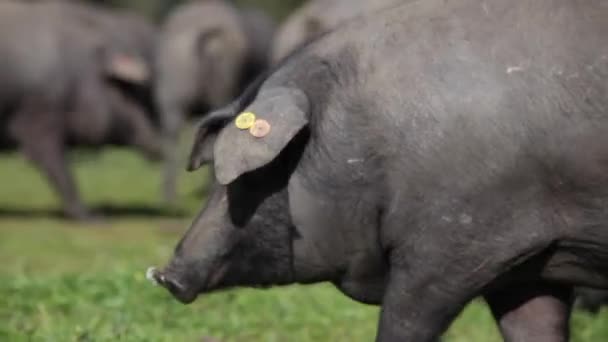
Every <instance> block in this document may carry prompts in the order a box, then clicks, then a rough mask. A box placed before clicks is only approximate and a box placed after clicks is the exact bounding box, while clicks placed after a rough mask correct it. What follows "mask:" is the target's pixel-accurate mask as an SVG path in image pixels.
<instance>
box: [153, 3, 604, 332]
mask: <svg viewBox="0 0 608 342" xmlns="http://www.w3.org/2000/svg"><path fill="white" fill-rule="evenodd" d="M606 18H608V6H607V3H606V1H601V0H591V1H590V0H587V1H572V0H522V1H517V2H505V1H501V0H489V1H484V2H479V1H475V0H462V1H450V2H446V1H443V0H425V1H417V2H412V3H410V4H407V5H404V6H401V7H399V8H393V9H390V10H387V11H384V12H380V13H378V14H377V15H374V16H373V17H368V18H367V19H365V20H361V21H357V22H353V23H351V24H348V25H345V26H343V27H341V28H339V29H337V30H335V31H333V32H332V33H330V34H328V35H325V36H324V37H323V38H321V39H319V40H317V41H315V42H314V43H312V44H311V45H309V46H307V47H306V48H305V49H303V50H302V51H300V52H299V53H297V54H295V55H293V56H291V57H290V58H288V59H287V60H286V61H285V62H284V63H282V64H281V66H280V67H278V68H277V69H276V70H274V72H272V73H271V74H270V75H269V76H268V77H267V78H266V79H264V80H262V81H261V82H260V84H259V85H258V86H257V87H252V88H250V89H249V90H248V91H246V92H245V93H244V94H243V95H242V96H241V97H240V99H239V100H238V101H235V102H234V103H233V104H232V105H230V106H227V107H225V108H224V109H222V110H219V111H216V112H214V113H212V114H211V115H209V116H208V117H207V118H206V119H205V120H204V121H203V122H202V124H201V126H200V127H199V130H198V133H197V136H196V138H195V142H194V145H193V148H192V152H191V157H190V165H189V169H191V170H195V169H197V168H198V167H200V166H201V165H203V164H205V163H207V162H209V161H212V162H213V166H214V172H215V177H216V180H217V182H216V183H215V185H214V186H213V189H212V192H211V194H210V196H209V198H208V201H207V204H206V205H205V207H204V208H203V209H202V210H201V212H200V213H199V214H198V216H197V217H196V218H195V220H194V222H193V223H192V225H191V227H190V229H189V230H188V232H187V233H186V234H185V235H184V237H183V238H182V239H181V241H180V242H179V244H178V245H177V247H176V249H175V253H174V256H173V258H172V260H171V261H170V262H169V263H168V265H167V266H166V267H165V268H164V269H162V270H156V269H151V270H150V271H149V276H150V277H151V278H152V279H153V280H155V281H157V282H158V283H160V284H161V285H162V286H164V287H166V288H167V289H168V290H169V291H170V292H171V293H172V294H173V295H174V296H175V297H176V298H177V299H179V300H180V301H182V302H184V303H190V302H192V301H194V300H195V299H196V298H197V296H198V295H199V294H201V293H206V292H210V291H214V290H218V289H222V288H230V287H236V286H262V287H264V286H272V285H284V284H291V283H296V282H297V283H315V282H321V281H329V282H332V283H333V284H335V285H336V287H337V288H339V289H340V290H341V291H342V292H343V293H345V294H346V295H348V296H350V297H351V298H353V299H355V300H358V301H361V302H364V303H372V304H379V305H381V306H382V308H381V316H380V322H379V329H378V337H377V340H378V341H384V342H386V341H431V340H433V339H435V338H437V337H439V336H440V334H441V333H442V332H444V331H445V330H446V328H447V327H448V325H449V324H450V323H451V322H452V320H453V319H454V318H455V317H456V316H457V315H458V313H459V312H460V311H461V310H462V309H463V307H464V306H465V305H466V304H467V303H468V302H469V301H471V300H472V299H473V298H475V297H477V296H483V297H484V298H485V299H486V300H487V302H488V304H489V306H490V308H491V310H492V312H493V314H494V316H495V318H496V320H497V321H498V323H499V325H500V329H501V333H502V334H503V336H504V338H505V340H507V341H522V340H523V341H565V340H567V339H568V318H569V313H570V308H571V302H572V288H573V286H579V285H581V286H591V287H598V288H606V287H608V164H607V163H606V160H608V44H607V43H608V21H607V20H606Z"/></svg>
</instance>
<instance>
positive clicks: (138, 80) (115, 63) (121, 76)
mask: <svg viewBox="0 0 608 342" xmlns="http://www.w3.org/2000/svg"><path fill="white" fill-rule="evenodd" d="M106 71H107V73H108V74H109V75H110V76H111V77H114V78H116V79H117V80H121V81H125V82H129V83H133V84H143V83H146V82H148V81H149V80H150V70H149V68H148V66H147V64H146V63H145V62H144V61H143V60H141V59H140V58H137V57H134V56H130V55H127V54H122V53H112V54H111V55H110V56H109V60H108V63H107V65H106Z"/></svg>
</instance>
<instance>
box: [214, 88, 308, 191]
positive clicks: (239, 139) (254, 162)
mask: <svg viewBox="0 0 608 342" xmlns="http://www.w3.org/2000/svg"><path fill="white" fill-rule="evenodd" d="M245 112H247V113H253V114H254V115H255V119H256V121H255V124H254V127H253V128H251V129H246V128H245V127H243V126H241V127H240V128H239V127H237V125H236V121H237V120H238V118H239V117H238V116H237V120H233V121H232V122H230V123H228V125H226V127H224V129H222V131H221V132H220V133H219V135H218V137H217V140H216V142H215V146H214V150H213V155H214V163H215V176H216V177H217V180H218V181H219V182H220V183H221V184H224V185H226V184H228V183H230V182H232V181H234V180H235V179H236V178H238V177H239V176H240V175H242V174H244V173H246V172H249V171H253V170H255V169H257V168H259V167H262V166H264V165H266V164H268V163H269V162H271V161H272V160H273V159H274V158H276V157H277V156H278V155H279V153H280V152H281V151H282V150H283V148H285V147H286V146H287V144H288V143H289V142H290V141H291V139H293V138H294V137H295V135H296V134H297V133H298V132H300V131H301V130H302V129H303V128H304V127H305V126H306V125H307V124H308V114H309V102H308V98H307V96H306V95H305V94H304V93H303V92H302V91H300V90H298V89H293V88H273V89H270V90H267V91H263V92H260V93H259V94H258V96H257V98H256V100H254V101H253V103H252V105H250V106H249V107H248V108H247V109H246V110H245ZM260 122H261V123H262V125H261V128H262V129H261V130H260V131H256V130H255V128H256V127H260V126H256V125H257V124H258V123H260Z"/></svg>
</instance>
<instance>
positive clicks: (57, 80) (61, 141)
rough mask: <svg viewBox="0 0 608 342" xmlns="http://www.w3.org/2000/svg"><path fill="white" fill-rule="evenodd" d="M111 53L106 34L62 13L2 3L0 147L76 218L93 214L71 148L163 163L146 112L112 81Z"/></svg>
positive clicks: (119, 72) (116, 71)
mask: <svg viewBox="0 0 608 342" xmlns="http://www.w3.org/2000/svg"><path fill="white" fill-rule="evenodd" d="M111 51H113V49H111V48H109V47H108V43H107V37H106V36H105V34H104V32H100V31H98V30H96V29H91V28H90V27H88V26H86V25H82V23H81V22H80V21H79V20H77V19H76V18H75V17H74V16H72V15H69V14H68V13H66V12H63V11H49V9H48V7H47V5H46V4H44V3H32V4H29V3H19V2H15V1H5V2H2V3H0V55H2V58H3V59H2V65H0V123H1V125H0V136H1V137H2V138H1V139H0V140H2V142H3V145H4V147H7V146H8V147H10V146H12V145H16V146H18V148H19V149H20V150H21V151H22V152H23V153H24V154H25V156H26V157H27V158H28V159H30V160H31V161H32V162H33V163H34V164H35V165H36V166H37V167H39V168H40V169H41V170H42V172H44V173H45V175H46V176H47V178H48V179H49V182H50V183H51V185H52V186H53V187H54V188H55V189H56V190H57V192H58V193H59V195H60V196H61V200H62V202H63V207H64V210H65V212H66V214H67V215H68V216H69V217H71V218H75V219H88V218H90V217H91V215H90V212H89V211H88V210H87V208H86V207H85V206H84V204H83V203H82V201H81V199H80V197H79V195H78V192H77V189H76V186H75V183H74V180H73V177H72V176H71V174H70V172H69V170H68V168H67V160H66V152H67V150H66V148H67V146H68V145H71V144H85V145H94V146H99V145H103V144H120V145H123V144H124V145H132V146H135V147H137V148H138V149H140V150H141V151H142V152H143V153H144V154H145V155H146V156H148V157H150V158H153V159H158V158H160V157H161V148H160V138H159V136H158V134H157V132H156V130H155V129H154V127H153V125H152V122H151V121H150V119H149V116H148V115H147V114H146V112H145V110H144V108H143V107H142V106H140V104H139V103H137V101H134V100H133V99H132V98H130V97H129V96H128V95H127V94H125V93H124V92H122V91H121V90H120V88H119V87H116V86H115V84H114V82H113V81H111V79H116V78H119V79H120V78H121V75H123V72H124V71H125V70H126V69H125V68H122V69H120V68H118V69H115V68H114V67H113V65H109V63H108V61H110V60H111V57H110V53H111ZM131 76H132V74H129V72H127V73H126V74H125V79H127V81H128V79H130V77H131Z"/></svg>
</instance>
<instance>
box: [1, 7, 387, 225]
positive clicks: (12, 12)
mask: <svg viewBox="0 0 608 342" xmlns="http://www.w3.org/2000/svg"><path fill="white" fill-rule="evenodd" d="M397 1H398V0H369V1H368V0H311V1H308V2H305V3H304V5H303V6H301V7H300V8H298V9H296V10H295V11H294V12H293V13H292V14H291V15H290V16H289V17H288V18H287V19H286V21H285V22H284V23H282V24H281V25H277V23H276V22H274V21H273V19H272V18H271V17H269V16H268V15H267V14H266V13H264V12H262V11H260V10H258V9H254V8H246V7H239V6H237V5H235V4H234V3H233V2H231V1H221V0H198V1H189V2H185V3H183V4H181V5H180V6H177V7H176V8H175V9H174V10H173V11H172V12H170V13H169V14H168V16H166V18H165V19H164V20H163V22H162V23H161V24H160V25H156V24H155V23H152V22H151V21H149V20H148V19H146V18H144V17H143V16H140V15H138V14H136V13H133V12H129V11H126V10H118V9H114V8H109V7H103V6H100V5H93V4H90V3H86V2H79V1H68V0H65V1H61V0H60V1H43V0H39V1H17V0H4V1H1V2H0V58H1V59H2V60H1V63H0V149H3V150H7V149H18V150H19V151H20V152H21V153H23V154H24V156H25V157H27V159H28V160H29V161H31V163H32V164H33V165H35V166H36V167H37V168H38V169H39V170H40V171H41V172H42V173H43V174H44V175H45V176H46V178H47V179H48V181H49V183H50V185H51V186H52V187H53V188H54V189H55V190H56V191H57V193H58V194H59V195H60V198H61V201H62V203H63V208H64V211H65V213H66V216H68V217H69V218H72V219H80V220H86V219H89V218H90V217H91V213H90V212H89V210H87V207H86V205H85V204H83V202H82V200H81V198H80V196H79V194H78V190H77V186H76V184H75V181H74V179H73V177H72V175H71V173H70V171H69V167H68V162H67V160H66V153H67V150H68V148H69V147H70V146H74V145H88V146H102V145H109V144H112V145H127V146H132V147H134V148H136V149H138V150H139V151H141V153H143V154H144V155H145V156H146V157H147V158H149V159H152V160H162V161H163V163H164V171H163V173H164V181H163V191H162V193H163V198H164V200H165V201H167V202H169V203H170V202H172V201H174V200H175V188H176V177H177V169H178V167H180V160H179V157H178V155H179V154H178V153H177V147H176V146H177V138H178V135H179V132H180V130H181V129H183V128H184V127H185V126H186V122H187V119H189V118H192V117H196V116H197V115H198V116H200V115H204V114H205V113H206V112H208V111H209V110H212V109H214V108H217V107H219V106H222V105H225V104H227V103H229V102H230V101H231V100H232V99H233V98H235V97H236V96H238V94H240V92H241V91H242V90H243V89H244V88H245V87H246V86H247V85H248V84H249V83H250V82H252V80H254V79H255V78H256V76H258V75H259V74H261V73H263V72H264V71H265V70H267V69H268V68H270V67H272V65H274V64H278V63H280V61H281V60H282V59H283V58H285V57H286V56H288V55H289V54H290V53H291V52H293V51H294V50H295V49H297V48H298V47H300V46H302V45H304V44H305V43H306V42H308V41H310V40H312V39H313V38H314V37H316V36H319V35H321V34H322V33H324V32H326V31H328V30H330V29H332V28H334V27H335V26H337V25H338V24H340V23H342V22H344V21H346V20H348V19H352V18H356V17H357V16H359V15H361V14H363V13H368V12H370V11H373V10H376V9H380V8H381V7H384V6H386V5H389V4H391V3H395V2H397Z"/></svg>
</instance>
